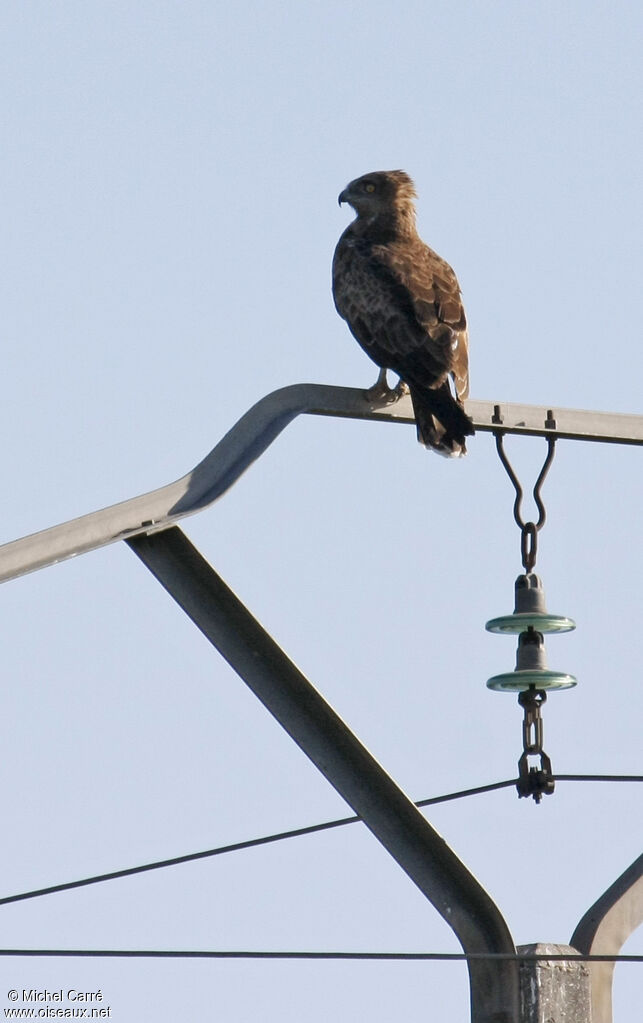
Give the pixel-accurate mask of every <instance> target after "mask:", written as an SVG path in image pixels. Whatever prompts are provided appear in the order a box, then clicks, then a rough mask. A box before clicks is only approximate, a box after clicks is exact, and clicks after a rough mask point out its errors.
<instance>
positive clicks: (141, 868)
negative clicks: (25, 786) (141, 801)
mask: <svg viewBox="0 0 643 1023" xmlns="http://www.w3.org/2000/svg"><path fill="white" fill-rule="evenodd" d="M555 780H556V781H598V782H601V781H602V782H611V781H625V782H643V775H600V774H591V775H582V774H568V775H561V774H559V775H556V777H555ZM516 783H517V779H515V778H511V779H509V780H507V781H498V782H492V783H491V784H489V785H478V786H476V787H475V788H470V789H461V790H460V791H458V792H450V793H447V794H446V795H442V796H431V797H430V798H428V799H420V800H418V801H417V802H416V804H415V805H416V806H417V807H420V808H421V807H425V806H435V805H436V804H438V803H447V802H450V801H452V800H455V799H463V798H465V797H468V796H476V795H480V794H481V793H484V792H493V791H495V790H497V789H503V788H509V787H512V786H515V785H516ZM360 820H361V818H360V817H342V818H340V819H338V820H334V821H326V822H324V823H322V824H310V825H308V826H307V827H303V828H295V829H293V830H291V831H280V832H277V833H275V834H272V835H264V836H262V837H261V838H250V839H247V840H246V841H244V842H233V843H232V844H230V845H221V846H217V847H215V848H214V849H204V850H202V851H200V852H195V853H186V854H184V855H182V856H173V857H171V858H169V859H165V860H156V861H154V862H152V863H143V864H140V865H138V866H136V867H125V868H123V869H122V870H113V871H110V872H109V873H106V874H95V875H94V876H92V877H85V878H81V879H79V880H76V881H65V882H63V883H61V884H55V885H49V886H48V887H46V888H36V889H34V890H32V891H28V892H20V893H18V894H16V895H5V896H4V897H3V898H0V906H6V905H9V904H10V903H13V902H24V901H26V900H27V899H36V898H40V897H41V896H43V895H53V894H55V893H56V892H66V891H71V890H72V889H74V888H85V887H88V886H89V885H93V884H101V883H102V882H104V881H115V880H116V879H118V878H123V877H131V876H133V875H134V874H143V873H146V872H147V871H151V870H161V869H162V868H164V867H175V866H178V865H179V864H180V863H191V862H194V861H196V860H202V859H208V858H210V857H212V856H221V855H223V854H224V853H230V852H240V851H241V850H242V849H252V848H254V847H255V846H259V845H269V844H270V843H272V842H281V841H283V840H285V839H287V838H298V837H300V836H301V835H312V834H315V833H316V832H319V831H330V830H331V829H332V828H341V827H344V826H345V825H346V824H357V823H358V822H359V821H360Z"/></svg>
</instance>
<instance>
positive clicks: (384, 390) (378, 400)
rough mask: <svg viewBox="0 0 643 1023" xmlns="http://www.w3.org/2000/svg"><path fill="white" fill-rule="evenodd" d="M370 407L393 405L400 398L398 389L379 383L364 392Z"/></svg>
mask: <svg viewBox="0 0 643 1023" xmlns="http://www.w3.org/2000/svg"><path fill="white" fill-rule="evenodd" d="M364 396H365V398H366V400H367V402H368V403H369V405H392V404H393V403H394V402H396V401H397V400H398V398H399V397H400V395H399V393H398V390H397V388H392V387H388V386H387V385H384V386H382V385H381V384H380V383H379V382H378V383H376V384H373V386H372V387H369V388H368V390H367V391H364Z"/></svg>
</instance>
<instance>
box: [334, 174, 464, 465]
mask: <svg viewBox="0 0 643 1023" xmlns="http://www.w3.org/2000/svg"><path fill="white" fill-rule="evenodd" d="M415 198H416V192H415V188H414V185H413V182H412V181H411V179H410V177H409V176H408V174H405V172H404V171H401V170H395V171H376V172H375V173H373V174H365V175H364V176H363V177H361V178H356V179H355V181H351V183H350V185H348V186H347V187H346V188H345V189H344V191H343V192H341V194H340V196H339V203H340V205H341V204H342V203H344V202H346V203H348V204H349V205H350V206H352V207H353V209H354V210H355V212H356V213H357V217H356V218H355V220H353V222H352V223H351V224H350V225H349V226H348V227H347V228H346V230H345V231H344V233H343V234H342V236H341V238H340V239H339V242H338V244H337V248H336V250H335V257H334V259H333V297H334V299H335V306H336V307H337V312H338V313H339V315H340V316H342V317H343V318H344V319H345V320H346V322H347V323H348V326H349V328H350V330H351V333H352V334H353V335H354V336H355V338H356V339H357V340H358V341H359V343H360V345H361V346H362V348H363V349H364V351H365V352H366V354H367V355H369V356H370V357H371V359H372V360H373V362H376V363H377V365H378V366H380V367H381V372H380V375H379V377H378V379H377V383H376V384H375V386H374V387H373V388H371V390H370V391H369V394H370V395H371V396H372V397H373V398H385V397H387V396H388V395H391V397H392V396H393V395H394V394H397V395H399V394H401V393H403V390H404V389H405V388H404V385H407V386H408V389H409V391H410V394H411V401H412V402H413V410H414V412H415V419H416V423H417V433H418V440H419V441H420V443H421V444H424V445H425V446H426V447H429V448H432V449H433V450H434V451H438V452H439V453H440V454H442V455H446V456H447V457H454V456H459V455H464V454H465V452H466V446H465V437H467V436H469V435H471V434H473V432H474V431H473V425H472V423H471V420H470V419H469V417H468V416H467V415H466V413H465V412H464V409H463V406H462V402H463V400H464V399H465V398H466V397H467V394H468V393H469V370H468V366H469V361H468V341H467V322H466V319H465V315H464V309H463V308H462V301H461V298H460V288H459V286H458V281H457V278H456V276H455V274H454V272H453V270H452V269H451V267H450V266H449V264H448V263H445V261H444V260H443V259H441V258H440V256H438V255H437V253H435V252H433V250H432V249H430V248H429V247H428V245H425V244H424V242H423V241H422V239H421V238H420V236H419V235H418V233H417V230H416V227H415V205H414V199H415ZM389 369H390V370H393V371H394V372H395V373H397V375H398V376H399V377H400V384H399V385H398V388H397V391H396V392H391V391H390V390H389V387H388V383H387V379H386V371H387V370H389ZM449 378H451V379H452V380H453V385H454V389H455V397H454V395H453V394H452V392H451V388H450V384H449Z"/></svg>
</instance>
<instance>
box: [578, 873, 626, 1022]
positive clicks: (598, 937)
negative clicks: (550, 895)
mask: <svg viewBox="0 0 643 1023" xmlns="http://www.w3.org/2000/svg"><path fill="white" fill-rule="evenodd" d="M641 924H643V854H642V855H641V856H639V857H638V859H636V860H634V863H632V864H631V866H629V867H628V868H627V870H625V871H624V872H623V873H622V874H621V876H620V877H619V878H617V879H616V881H615V882H614V884H613V885H610V887H609V888H608V889H607V891H606V892H604V893H603V895H601V897H600V899H597V901H596V902H595V903H594V905H593V906H591V907H590V909H588V910H587V912H586V913H585V916H584V917H583V918H582V920H581V921H580V922H579V924H578V927H577V928H576V930H575V931H574V933H573V934H572V937H571V944H572V945H573V947H574V948H576V949H578V951H579V952H582V953H583V954H584V955H608V956H616V955H618V953H619V952H620V950H621V948H622V947H623V945H624V944H625V942H626V941H627V939H628V938H629V937H630V935H631V934H633V933H634V931H635V930H636V928H637V927H640V925H641ZM589 968H590V977H591V989H592V1023H612V982H613V979H614V963H613V962H611V963H609V962H608V963H590V964H589Z"/></svg>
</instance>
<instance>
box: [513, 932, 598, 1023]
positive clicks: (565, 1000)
mask: <svg viewBox="0 0 643 1023" xmlns="http://www.w3.org/2000/svg"><path fill="white" fill-rule="evenodd" d="M517 951H518V954H519V955H523V956H529V957H530V958H529V959H525V961H524V962H522V963H521V964H520V970H519V977H520V1023H591V1018H592V1017H591V991H590V972H589V969H588V964H587V963H585V962H583V961H582V960H579V959H578V958H576V957H577V956H578V952H577V951H576V949H574V948H572V947H571V946H570V945H549V944H538V945H519V946H518V950H517ZM567 954H569V959H565V960H562V961H561V960H559V959H558V960H555V961H554V962H549V961H547V960H546V959H540V960H539V959H533V958H531V957H532V956H537V955H543V956H552V955H555V956H559V955H567Z"/></svg>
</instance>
